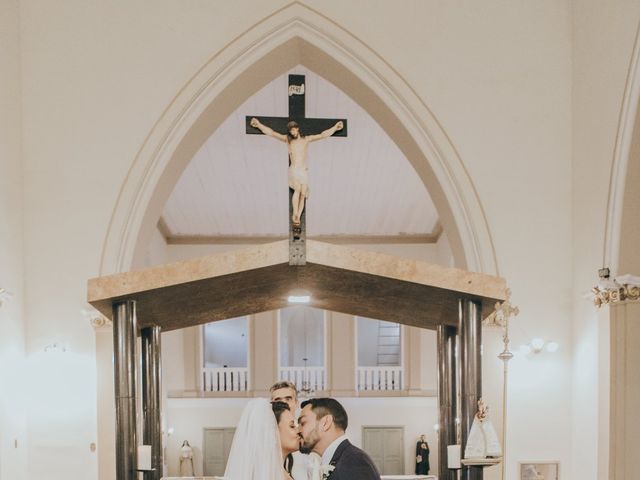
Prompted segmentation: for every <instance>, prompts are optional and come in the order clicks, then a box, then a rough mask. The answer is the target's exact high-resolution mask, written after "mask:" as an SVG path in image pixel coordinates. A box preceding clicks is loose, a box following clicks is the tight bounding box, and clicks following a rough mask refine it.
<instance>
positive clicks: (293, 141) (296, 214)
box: [251, 118, 343, 225]
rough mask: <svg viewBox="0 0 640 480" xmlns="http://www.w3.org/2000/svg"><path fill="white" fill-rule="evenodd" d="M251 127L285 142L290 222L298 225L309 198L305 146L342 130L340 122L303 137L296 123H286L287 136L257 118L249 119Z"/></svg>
mask: <svg viewBox="0 0 640 480" xmlns="http://www.w3.org/2000/svg"><path fill="white" fill-rule="evenodd" d="M251 126H252V127H254V128H257V129H258V130H260V131H261V132H262V133H264V134H265V135H269V136H270V137H273V138H275V139H277V140H280V141H281V142H285V143H286V144H287V146H288V150H289V187H290V188H291V189H292V190H293V197H292V198H291V206H292V207H293V215H292V216H291V221H292V222H293V224H294V225H300V218H301V217H302V212H303V210H304V203H305V199H306V198H307V197H308V196H309V169H308V167H307V145H309V143H310V142H315V141H316V140H321V139H323V138H329V137H330V136H331V135H333V134H334V133H335V132H337V131H338V130H342V128H343V124H342V122H337V123H336V124H335V125H334V126H333V127H331V128H329V129H327V130H325V131H324V132H322V133H319V134H317V135H307V136H305V135H303V134H302V132H301V131H300V127H299V126H298V124H297V123H296V122H293V121H291V122H289V123H287V134H286V135H283V134H282V133H278V132H275V131H273V130H272V129H271V128H269V127H267V126H266V125H263V124H262V123H260V121H259V120H258V119H257V118H252V119H251Z"/></svg>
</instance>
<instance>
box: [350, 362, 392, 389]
mask: <svg viewBox="0 0 640 480" xmlns="http://www.w3.org/2000/svg"><path fill="white" fill-rule="evenodd" d="M403 377H404V375H403V369H402V367H358V368H357V369H356V388H357V390H358V391H367V390H372V391H373V390H387V391H393V390H402V388H403V386H404V378H403Z"/></svg>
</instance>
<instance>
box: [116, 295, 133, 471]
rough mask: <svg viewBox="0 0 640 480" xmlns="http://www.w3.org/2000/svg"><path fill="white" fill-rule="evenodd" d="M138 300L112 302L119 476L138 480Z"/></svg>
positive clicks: (117, 468) (117, 465) (117, 469)
mask: <svg viewBox="0 0 640 480" xmlns="http://www.w3.org/2000/svg"><path fill="white" fill-rule="evenodd" d="M136 333H137V332H136V303H135V301H133V300H126V301H124V302H119V303H115V304H114V305H113V353H114V355H113V357H114V377H115V398H116V480H137V472H136V470H137V468H138V465H137V463H138V452H137V448H138V442H137V434H136Z"/></svg>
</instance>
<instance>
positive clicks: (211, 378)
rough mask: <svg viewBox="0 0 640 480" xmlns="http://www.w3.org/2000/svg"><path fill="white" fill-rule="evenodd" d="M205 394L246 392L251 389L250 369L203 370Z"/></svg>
mask: <svg viewBox="0 0 640 480" xmlns="http://www.w3.org/2000/svg"><path fill="white" fill-rule="evenodd" d="M202 387H203V390H204V391H205V392H246V391H247V390H248V389H249V369H248V368H226V367H225V368H203V369H202Z"/></svg>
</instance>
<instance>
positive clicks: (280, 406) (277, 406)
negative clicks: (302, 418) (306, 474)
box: [271, 402, 293, 475]
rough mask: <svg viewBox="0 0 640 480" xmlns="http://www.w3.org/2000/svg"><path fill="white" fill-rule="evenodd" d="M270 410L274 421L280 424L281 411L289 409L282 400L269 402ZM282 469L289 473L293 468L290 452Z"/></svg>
mask: <svg viewBox="0 0 640 480" xmlns="http://www.w3.org/2000/svg"><path fill="white" fill-rule="evenodd" d="M271 410H273V414H274V415H275V417H276V423H277V424H280V417H282V412H284V411H285V410H286V411H291V409H290V408H289V405H288V404H286V403H284V402H271ZM284 469H285V470H286V471H287V473H289V475H291V470H292V469H293V455H292V454H291V453H290V454H289V455H287V458H285V459H284Z"/></svg>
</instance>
